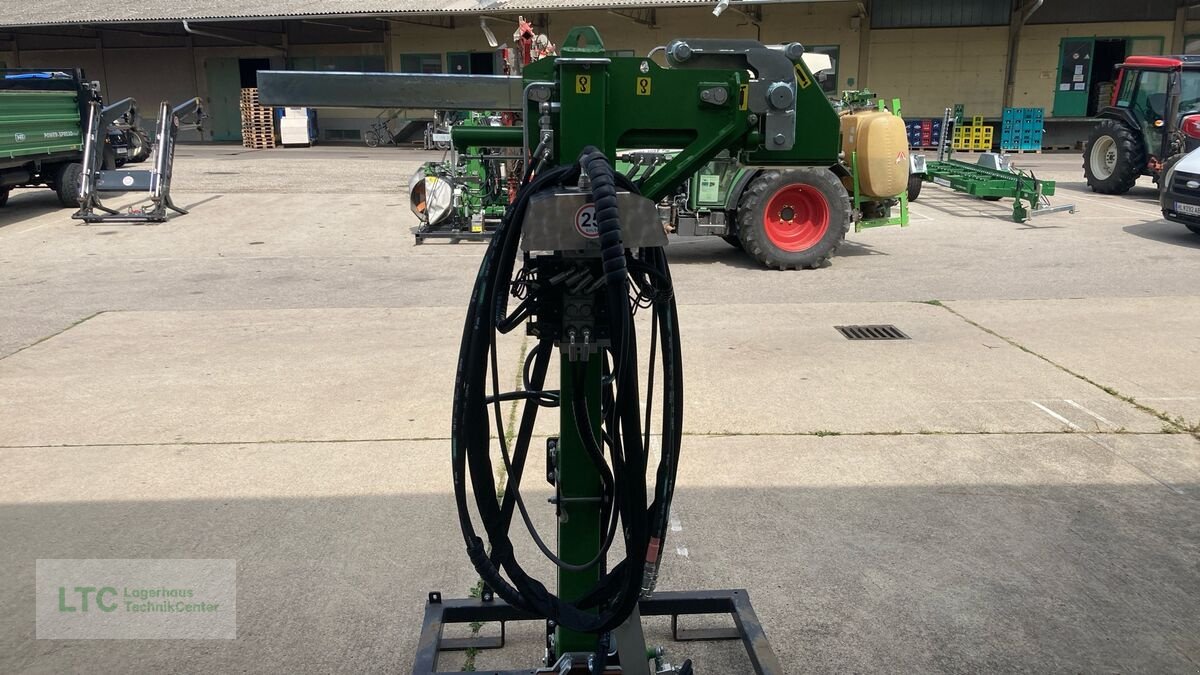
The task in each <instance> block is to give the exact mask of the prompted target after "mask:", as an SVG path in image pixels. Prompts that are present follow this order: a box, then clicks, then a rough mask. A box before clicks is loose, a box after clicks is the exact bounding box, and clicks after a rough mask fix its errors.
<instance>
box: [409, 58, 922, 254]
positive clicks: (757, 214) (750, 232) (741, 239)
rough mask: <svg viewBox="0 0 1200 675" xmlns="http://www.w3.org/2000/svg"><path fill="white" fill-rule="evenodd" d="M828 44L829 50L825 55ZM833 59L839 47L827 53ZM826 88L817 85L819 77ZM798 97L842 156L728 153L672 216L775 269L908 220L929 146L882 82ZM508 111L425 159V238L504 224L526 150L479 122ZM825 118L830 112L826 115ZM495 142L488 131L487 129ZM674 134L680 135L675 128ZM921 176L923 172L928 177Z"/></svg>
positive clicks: (418, 207) (420, 236)
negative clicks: (821, 160)
mask: <svg viewBox="0 0 1200 675" xmlns="http://www.w3.org/2000/svg"><path fill="white" fill-rule="evenodd" d="M804 56H805V57H806V61H805V65H803V66H801V65H797V73H798V79H799V81H800V83H801V87H802V88H803V83H804V82H808V83H809V86H813V83H814V78H813V76H812V74H811V71H808V72H802V68H811V69H813V70H819V68H820V65H819V62H816V65H810V64H809V60H808V58H807V57H809V56H810V55H808V54H805V55H804ZM817 56H822V57H823V55H817ZM823 58H825V59H827V58H828V57H823ZM813 89H814V90H816V89H817V88H816V87H815V86H814V87H813ZM813 94H814V95H809V96H802V97H798V100H797V104H796V107H797V114H798V115H800V116H805V117H807V118H809V119H812V120H814V126H813V127H812V128H813V129H814V130H819V132H820V133H830V134H834V133H840V138H841V143H840V146H839V147H840V149H841V152H840V153H839V161H838V162H837V163H835V164H833V165H832V166H828V165H820V166H796V167H792V168H770V169H762V168H758V167H755V166H754V164H753V158H752V157H750V158H747V157H734V156H730V155H728V153H726V154H724V155H722V156H719V157H718V158H717V159H715V160H713V161H711V162H709V163H707V164H705V165H704V166H702V167H701V168H700V169H699V170H698V171H697V172H696V173H695V174H693V175H692V177H691V178H690V179H689V180H688V181H686V182H685V183H684V184H683V185H682V186H681V187H680V188H679V189H678V191H677V192H676V193H675V194H674V195H672V196H670V197H668V198H666V199H664V200H663V201H662V202H661V203H660V206H659V211H660V216H661V217H662V220H663V222H664V226H665V227H666V229H667V231H668V232H671V233H674V234H676V235H678V236H684V237H696V236H717V237H721V238H722V239H723V240H725V241H726V242H728V243H729V244H731V245H732V246H734V247H736V248H739V249H741V250H744V251H745V252H746V253H747V254H748V255H749V256H750V257H752V258H754V259H755V260H757V261H758V262H759V263H761V264H762V265H763V266H765V267H768V268H772V269H813V268H817V267H820V266H822V265H824V264H825V262H826V261H828V260H829V258H830V257H831V256H832V255H833V254H834V253H835V252H836V251H837V250H838V248H839V247H840V246H841V244H842V242H843V241H845V238H846V234H847V232H848V231H849V229H850V227H851V226H852V225H853V226H854V228H855V230H856V231H861V230H863V229H867V228H871V227H879V226H884V225H900V226H906V225H908V197H907V192H908V190H909V189H910V175H915V174H918V173H920V171H923V169H913V163H914V162H917V163H919V162H921V161H923V158H922V157H914V156H911V155H910V153H909V149H908V137H907V133H906V131H905V127H904V121H903V120H902V119H901V118H900V116H899V102H898V101H894V102H893V105H892V110H891V111H889V110H887V109H886V108H885V107H884V106H883V105H879V104H876V103H875V101H874V98H875V97H874V94H871V93H870V92H847V93H846V94H845V95H844V96H843V99H842V103H841V104H840V106H839V107H840V111H837V110H835V109H834V107H833V105H832V104H831V103H830V102H829V101H828V100H827V99H826V98H825V97H824V95H823V94H821V93H820V92H819V91H814V92H813ZM498 119H499V118H498V116H496V115H489V114H486V113H484V114H477V115H472V116H471V117H470V118H469V119H468V120H467V121H465V122H464V123H462V125H460V127H459V128H458V129H459V131H458V135H457V136H456V141H455V143H456V144H457V146H458V147H457V148H456V151H457V152H455V153H454V154H453V156H452V157H451V158H450V159H448V160H444V161H440V162H429V163H427V164H425V165H424V166H422V167H421V168H420V169H419V170H418V171H417V172H416V173H415V174H414V175H413V177H412V180H411V181H410V183H409V194H410V202H411V206H412V210H413V213H414V214H415V215H416V216H417V218H418V220H419V221H420V224H419V226H418V228H417V230H416V232H415V235H416V239H417V243H421V242H422V241H424V240H426V239H429V238H434V237H441V238H449V239H450V240H451V241H458V240H469V239H481V238H487V237H489V236H490V235H491V232H492V231H493V230H494V229H495V227H496V226H498V225H499V222H500V218H501V216H502V215H503V213H504V209H505V208H506V207H507V205H508V202H509V198H510V194H511V191H512V184H513V183H514V182H515V181H516V180H518V179H519V178H520V176H521V175H522V174H523V166H524V165H523V161H522V159H521V155H519V154H517V155H513V154H512V153H511V151H510V152H509V153H508V154H505V153H504V152H503V151H502V149H498V148H487V147H483V146H481V145H479V144H474V142H472V141H460V140H458V139H462V138H469V137H470V134H469V133H468V134H463V132H469V130H470V129H469V128H470V127H473V126H484V127H486V126H493V127H494V126H501V125H502V122H500V121H498ZM817 120H820V121H821V122H822V123H821V124H819V125H818V124H816V121H817ZM479 138H480V139H481V140H480V141H479V143H483V142H486V141H485V140H482V139H486V134H483V135H481V136H480V137H479ZM663 144H664V145H665V146H668V147H669V146H670V139H664V140H663ZM677 154H678V152H677V151H674V150H632V151H627V152H625V153H622V154H621V155H620V156H619V157H618V160H619V161H618V163H617V169H618V170H619V171H621V172H623V173H624V174H625V175H626V176H627V177H628V178H629V179H630V180H633V181H634V182H641V181H645V180H647V179H649V178H650V177H652V176H653V175H654V174H655V173H656V172H657V171H658V169H659V168H661V167H663V166H665V165H666V164H667V163H668V162H670V161H672V160H673V159H675V157H676V156H677ZM918 187H919V181H918Z"/></svg>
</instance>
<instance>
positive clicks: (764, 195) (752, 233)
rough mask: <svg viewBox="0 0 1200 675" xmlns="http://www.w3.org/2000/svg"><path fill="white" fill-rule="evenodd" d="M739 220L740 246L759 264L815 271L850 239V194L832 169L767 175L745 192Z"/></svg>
mask: <svg viewBox="0 0 1200 675" xmlns="http://www.w3.org/2000/svg"><path fill="white" fill-rule="evenodd" d="M737 218H738V236H739V238H740V239H741V242H742V248H744V249H745V250H746V252H747V253H749V254H750V256H751V257H753V258H754V259H755V260H757V261H759V262H760V263H762V264H763V265H766V266H767V267H771V268H775V269H783V270H787V269H799V268H809V269H811V268H816V267H820V266H821V265H822V264H823V263H824V262H825V261H826V260H829V257H830V256H831V255H833V253H834V251H836V250H837V249H838V246H841V244H842V242H843V241H844V240H845V239H846V231H847V230H849V229H850V196H849V195H848V194H847V193H846V188H845V187H843V186H842V183H841V181H839V180H838V177H837V176H835V175H834V174H833V172H832V171H830V170H828V169H824V168H815V167H814V168H806V169H789V170H787V171H764V172H763V173H761V174H759V175H758V176H757V177H755V179H754V180H753V181H751V182H750V185H749V186H747V187H746V191H745V192H743V193H742V196H741V199H740V201H739V202H738V215H737Z"/></svg>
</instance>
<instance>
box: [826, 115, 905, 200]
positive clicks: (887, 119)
mask: <svg viewBox="0 0 1200 675" xmlns="http://www.w3.org/2000/svg"><path fill="white" fill-rule="evenodd" d="M842 151H843V152H844V153H846V164H850V161H851V158H852V157H853V156H854V154H853V153H855V152H857V153H858V186H859V191H860V192H862V194H863V195H866V196H870V197H880V198H887V197H895V196H897V195H900V194H902V193H903V192H904V191H905V190H907V189H908V132H907V130H906V129H905V127H904V120H903V119H901V118H900V117H898V116H896V115H893V114H892V113H890V112H885V111H880V110H863V111H860V112H856V113H852V114H850V115H843V116H842Z"/></svg>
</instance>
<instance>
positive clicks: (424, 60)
mask: <svg viewBox="0 0 1200 675" xmlns="http://www.w3.org/2000/svg"><path fill="white" fill-rule="evenodd" d="M400 72H402V73H425V74H432V73H440V72H442V55H441V54H401V55H400Z"/></svg>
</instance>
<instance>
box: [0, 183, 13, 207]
mask: <svg viewBox="0 0 1200 675" xmlns="http://www.w3.org/2000/svg"><path fill="white" fill-rule="evenodd" d="M10 192H12V188H8V187H5V188H0V206H4V205H5V204H8V193H10Z"/></svg>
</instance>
